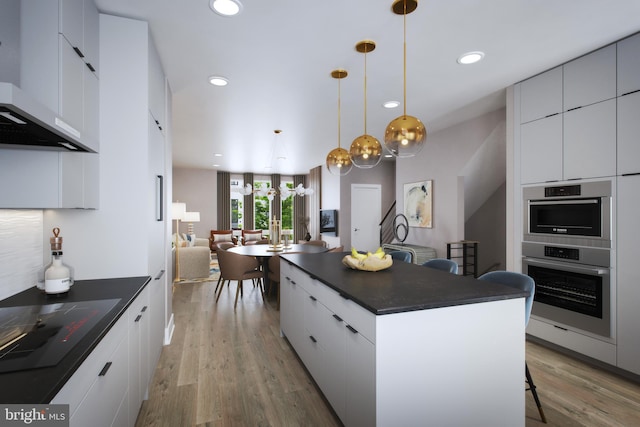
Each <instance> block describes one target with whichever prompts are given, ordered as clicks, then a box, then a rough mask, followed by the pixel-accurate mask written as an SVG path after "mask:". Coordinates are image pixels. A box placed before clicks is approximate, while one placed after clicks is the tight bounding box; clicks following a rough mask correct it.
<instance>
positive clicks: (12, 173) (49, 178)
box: [0, 150, 99, 209]
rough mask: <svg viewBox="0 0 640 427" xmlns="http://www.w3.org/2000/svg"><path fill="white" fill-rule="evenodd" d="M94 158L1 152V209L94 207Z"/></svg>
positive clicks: (47, 152)
mask: <svg viewBox="0 0 640 427" xmlns="http://www.w3.org/2000/svg"><path fill="white" fill-rule="evenodd" d="M98 172H99V171H98V155H97V154H89V153H68V152H57V151H32V150H2V155H1V156H0V179H1V180H2V182H5V183H11V185H3V186H0V207H2V208H10V209H15V208H25V209H36V208H38V209H40V208H44V209H47V208H73V209H76V208H82V209H95V208H97V207H98V203H99V197H98V191H99V185H98Z"/></svg>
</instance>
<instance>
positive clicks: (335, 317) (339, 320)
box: [333, 314, 342, 322]
mask: <svg viewBox="0 0 640 427" xmlns="http://www.w3.org/2000/svg"><path fill="white" fill-rule="evenodd" d="M333 318H334V319H336V320H337V321H338V322H342V318H341V317H340V316H338V315H337V314H334V315H333Z"/></svg>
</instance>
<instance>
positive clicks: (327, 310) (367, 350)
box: [280, 261, 376, 426]
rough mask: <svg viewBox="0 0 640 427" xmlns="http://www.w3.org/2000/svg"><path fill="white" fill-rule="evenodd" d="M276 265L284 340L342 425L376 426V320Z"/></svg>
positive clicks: (292, 269) (298, 272)
mask: <svg viewBox="0 0 640 427" xmlns="http://www.w3.org/2000/svg"><path fill="white" fill-rule="evenodd" d="M280 263H281V266H280V271H281V295H280V304H281V310H280V314H281V318H280V325H281V329H282V331H283V333H284V335H285V336H286V337H287V339H289V342H290V343H291V345H292V346H293V348H294V349H295V350H296V352H297V353H298V356H299V357H300V359H301V360H302V362H303V363H304V365H305V366H306V367H307V370H308V371H309V373H310V374H311V375H312V376H313V378H314V380H315V381H316V383H317V384H318V386H319V387H320V389H321V390H322V392H323V394H324V395H325V397H326V399H327V400H328V401H329V403H330V404H331V406H332V407H333V409H334V410H335V411H336V414H337V415H338V417H340V419H341V420H342V421H343V422H344V423H345V425H347V426H372V425H375V418H376V417H375V414H376V405H375V402H376V400H375V346H374V344H373V343H372V342H371V341H370V340H369V339H368V338H367V337H366V336H365V335H363V334H362V333H361V332H360V331H359V330H358V329H357V327H359V325H360V326H361V327H362V329H363V330H364V331H367V333H369V334H371V335H370V336H373V335H374V333H375V332H374V331H375V316H374V315H373V314H372V313H369V312H366V310H364V309H363V308H362V307H360V306H358V305H357V304H354V303H353V302H351V301H348V300H345V299H344V298H342V297H340V296H339V295H338V293H337V292H335V291H334V290H332V289H330V288H328V287H327V286H326V285H324V284H323V283H321V282H319V281H318V280H315V279H312V278H311V277H309V276H308V275H306V274H305V273H303V272H302V271H301V270H298V269H297V268H295V267H292V266H291V265H290V264H288V263H287V262H286V261H280Z"/></svg>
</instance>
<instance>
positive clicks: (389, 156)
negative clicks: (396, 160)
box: [384, 154, 393, 159]
mask: <svg viewBox="0 0 640 427" xmlns="http://www.w3.org/2000/svg"><path fill="white" fill-rule="evenodd" d="M384 156H385V157H386V158H387V159H388V158H391V157H393V155H392V154H385V155H384Z"/></svg>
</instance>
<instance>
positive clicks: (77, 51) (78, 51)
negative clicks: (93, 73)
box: [73, 46, 84, 58]
mask: <svg viewBox="0 0 640 427" xmlns="http://www.w3.org/2000/svg"><path fill="white" fill-rule="evenodd" d="M73 50H74V51H75V52H76V53H77V54H78V56H79V57H80V58H84V54H83V53H82V51H81V50H80V49H78V47H77V46H74V47H73Z"/></svg>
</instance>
